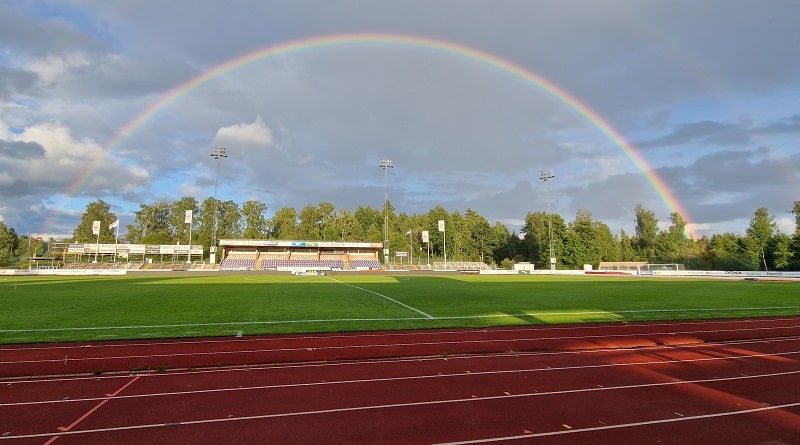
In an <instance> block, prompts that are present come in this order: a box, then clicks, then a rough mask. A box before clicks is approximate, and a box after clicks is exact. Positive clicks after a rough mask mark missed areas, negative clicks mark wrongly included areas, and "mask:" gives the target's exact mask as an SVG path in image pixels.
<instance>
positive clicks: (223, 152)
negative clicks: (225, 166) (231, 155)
mask: <svg viewBox="0 0 800 445" xmlns="http://www.w3.org/2000/svg"><path fill="white" fill-rule="evenodd" d="M227 151H228V150H227V149H226V148H225V147H213V148H211V157H212V158H214V159H219V158H227V157H228V154H227Z"/></svg>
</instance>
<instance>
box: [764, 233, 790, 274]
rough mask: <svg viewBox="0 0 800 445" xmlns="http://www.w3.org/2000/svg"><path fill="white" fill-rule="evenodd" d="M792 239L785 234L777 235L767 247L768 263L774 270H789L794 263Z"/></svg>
mask: <svg viewBox="0 0 800 445" xmlns="http://www.w3.org/2000/svg"><path fill="white" fill-rule="evenodd" d="M791 246H792V239H791V238H790V237H789V235H786V234H785V233H778V234H776V235H775V236H774V237H773V238H772V240H771V241H770V243H769V246H767V247H768V248H767V252H768V253H767V263H768V264H771V265H772V269H774V270H787V269H788V267H789V265H790V264H791V263H792V256H793V255H792V250H791Z"/></svg>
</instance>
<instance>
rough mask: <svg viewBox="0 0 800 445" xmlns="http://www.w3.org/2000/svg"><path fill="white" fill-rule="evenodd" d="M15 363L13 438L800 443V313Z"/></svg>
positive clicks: (173, 347) (206, 347) (24, 358)
mask: <svg viewBox="0 0 800 445" xmlns="http://www.w3.org/2000/svg"><path fill="white" fill-rule="evenodd" d="M156 368H163V370H162V371H157V370H155V369H156ZM133 369H142V371H131V370H133ZM99 370H102V371H103V373H101V374H99V375H94V374H93V372H94V371H99ZM0 374H1V375H2V377H0V445H2V444H3V443H9V444H12V443H13V444H59V445H61V444H108V443H117V444H139V443H236V444H240V443H314V442H316V443H326V444H328V443H349V444H353V443H356V444H357V443H370V444H374V443H384V444H392V443H398V444H401V443H402V444H409V443H490V442H497V443H526V444H527V443H533V444H538V443H542V444H576V443H578V444H580V443H592V444H598V443H601V444H602V443H615V444H647V443H661V444H684V443H702V444H726V445H729V444H758V443H763V444H771V445H776V444H800V389H798V388H800V318H797V317H789V318H775V319H757V320H734V321H711V322H682V323H636V324H633V323H629V324H607V325H581V326H537V327H521V328H497V329H481V330H442V331H421V332H387V333H355V334H337V335H306V336H274V337H259V338H239V339H197V340H170V341H154V342H116V343H92V344H68V345H64V344H62V345H56V344H54V345H39V346H33V345H13V346H3V347H0Z"/></svg>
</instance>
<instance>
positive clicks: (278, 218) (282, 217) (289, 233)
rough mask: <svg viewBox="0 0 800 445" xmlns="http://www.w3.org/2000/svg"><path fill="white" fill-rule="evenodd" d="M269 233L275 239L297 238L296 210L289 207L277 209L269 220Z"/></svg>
mask: <svg viewBox="0 0 800 445" xmlns="http://www.w3.org/2000/svg"><path fill="white" fill-rule="evenodd" d="M269 226H270V227H269V234H270V236H271V237H273V238H277V239H297V238H298V236H297V210H295V209H293V208H291V207H283V208H281V209H278V211H277V212H275V214H274V215H273V216H272V218H271V219H270V221H269Z"/></svg>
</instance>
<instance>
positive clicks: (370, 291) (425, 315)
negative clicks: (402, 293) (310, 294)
mask: <svg viewBox="0 0 800 445" xmlns="http://www.w3.org/2000/svg"><path fill="white" fill-rule="evenodd" d="M329 279H330V280H333V281H335V282H337V283H339V284H344V285H345V286H350V287H353V288H356V289H358V290H362V291H364V292H369V293H371V294H375V295H377V296H379V297H381V298H385V299H387V300H389V301H391V302H393V303H395V304H399V305H400V306H403V307H404V308H406V309H411V310H412V311H414V312H416V313H418V314H421V315H422V316H424V317H425V318H429V319H433V318H435V317H434V316H433V315H429V314H426V313H425V312H423V311H421V310H419V309H417V308H415V307H412V306H409V305H407V304H405V303H403V302H400V301H397V300H395V299H394V298H391V297H387V296H386V295H383V294H382V293H379V292H375V291H374V290H369V289H364V288H363V287H359V286H356V285H354V284H350V283H345V282H344V281H339V280H337V279H336V278H329Z"/></svg>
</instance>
